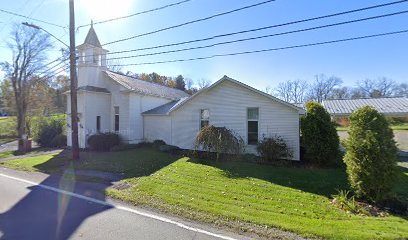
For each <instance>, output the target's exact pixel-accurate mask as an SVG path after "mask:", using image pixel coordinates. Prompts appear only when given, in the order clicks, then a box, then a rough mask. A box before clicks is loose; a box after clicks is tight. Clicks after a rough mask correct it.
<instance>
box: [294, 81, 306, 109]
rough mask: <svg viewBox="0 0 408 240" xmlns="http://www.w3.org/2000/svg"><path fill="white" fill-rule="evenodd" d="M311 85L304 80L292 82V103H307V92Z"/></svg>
mask: <svg viewBox="0 0 408 240" xmlns="http://www.w3.org/2000/svg"><path fill="white" fill-rule="evenodd" d="M308 87H309V85H308V84H307V82H306V81H304V80H299V79H298V80H295V81H292V97H291V102H293V103H303V102H304V101H305V97H306V92H307V90H308Z"/></svg>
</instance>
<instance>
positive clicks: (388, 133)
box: [344, 106, 398, 202]
mask: <svg viewBox="0 0 408 240" xmlns="http://www.w3.org/2000/svg"><path fill="white" fill-rule="evenodd" d="M348 134H349V137H348V138H347V139H346V140H345V141H344V145H345V148H346V150H347V152H346V155H345V156H344V162H345V163H346V166H347V174H348V179H349V182H350V185H351V187H352V188H353V190H354V192H355V193H356V195H357V197H360V198H365V199H367V200H369V201H372V202H381V201H383V200H385V199H386V198H387V197H388V196H389V194H390V192H391V190H392V188H393V184H394V183H395V181H396V178H397V160H398V149H397V146H396V142H395V141H394V134H393V132H392V130H391V128H390V127H389V123H388V122H387V120H386V118H385V117H384V115H382V114H380V113H379V112H378V111H376V110H375V109H373V108H371V107H368V106H366V107H363V108H361V109H359V110H358V111H356V112H354V113H353V114H352V115H351V116H350V128H349V130H348Z"/></svg>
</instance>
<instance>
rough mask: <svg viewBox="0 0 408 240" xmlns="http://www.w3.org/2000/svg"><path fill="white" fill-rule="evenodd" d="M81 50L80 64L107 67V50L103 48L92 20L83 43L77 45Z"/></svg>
mask: <svg viewBox="0 0 408 240" xmlns="http://www.w3.org/2000/svg"><path fill="white" fill-rule="evenodd" d="M77 49H78V51H79V66H96V67H104V68H105V67H106V53H107V52H108V51H107V50H105V49H103V48H102V45H101V42H99V39H98V35H97V34H96V32H95V29H94V27H93V22H91V27H90V29H89V31H88V34H87V35H86V38H85V41H84V43H83V44H81V45H79V46H78V47H77Z"/></svg>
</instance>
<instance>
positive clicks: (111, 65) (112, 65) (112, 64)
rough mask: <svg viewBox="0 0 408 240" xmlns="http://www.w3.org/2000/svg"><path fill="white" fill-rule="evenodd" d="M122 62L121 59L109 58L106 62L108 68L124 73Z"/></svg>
mask: <svg viewBox="0 0 408 240" xmlns="http://www.w3.org/2000/svg"><path fill="white" fill-rule="evenodd" d="M121 64H122V62H121V61H115V60H108V61H107V63H106V66H107V68H108V69H109V70H110V71H112V72H116V73H122V74H123V72H122V70H123V67H122V66H119V65H121ZM128 72H129V71H128Z"/></svg>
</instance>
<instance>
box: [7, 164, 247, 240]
mask: <svg viewBox="0 0 408 240" xmlns="http://www.w3.org/2000/svg"><path fill="white" fill-rule="evenodd" d="M106 187H107V186H104V185H98V184H90V183H89V184H86V183H81V182H74V181H70V180H63V178H58V177H51V176H48V175H44V174H39V173H24V172H18V171H12V170H8V169H4V168H0V239H41V240H43V239H115V240H117V239H155V240H159V239H237V238H241V239H242V238H243V237H242V236H237V235H235V234H232V233H227V232H225V231H222V230H219V229H214V228H212V227H209V226H204V225H200V224H197V223H192V222H187V221H184V220H180V219H175V218H173V217H169V216H165V215H162V214H159V213H156V212H150V211H147V210H145V209H138V208H135V207H131V206H128V205H125V204H123V203H119V202H115V201H113V200H110V199H107V198H106V197H105V196H104V194H103V193H102V192H103V191H101V190H103V189H104V188H106Z"/></svg>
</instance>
